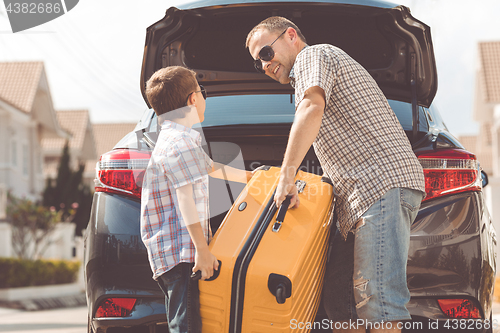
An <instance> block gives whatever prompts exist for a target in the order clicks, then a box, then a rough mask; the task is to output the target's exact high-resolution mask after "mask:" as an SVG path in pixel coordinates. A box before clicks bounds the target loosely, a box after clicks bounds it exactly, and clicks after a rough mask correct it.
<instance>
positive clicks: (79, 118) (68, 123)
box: [42, 110, 90, 152]
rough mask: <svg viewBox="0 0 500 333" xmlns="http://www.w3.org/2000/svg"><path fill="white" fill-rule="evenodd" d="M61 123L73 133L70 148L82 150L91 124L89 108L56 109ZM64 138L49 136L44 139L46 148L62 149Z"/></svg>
mask: <svg viewBox="0 0 500 333" xmlns="http://www.w3.org/2000/svg"><path fill="white" fill-rule="evenodd" d="M56 115H57V120H58V121H59V125H60V126H61V127H62V128H63V129H65V130H66V131H67V132H69V133H70V134H71V140H70V141H69V148H70V149H76V150H82V149H83V144H84V142H85V134H86V131H87V127H88V126H89V122H90V117H89V111H88V110H66V111H56ZM65 141H66V140H65V139H63V138H50V139H49V138H47V139H43V140H42V147H43V149H44V150H46V151H48V150H50V151H53V150H56V151H58V152H60V151H62V149H63V147H64V143H65Z"/></svg>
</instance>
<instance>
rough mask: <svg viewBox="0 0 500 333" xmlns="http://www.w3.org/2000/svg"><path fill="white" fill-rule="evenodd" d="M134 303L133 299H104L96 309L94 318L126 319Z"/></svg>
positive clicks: (135, 300)
mask: <svg viewBox="0 0 500 333" xmlns="http://www.w3.org/2000/svg"><path fill="white" fill-rule="evenodd" d="M136 302H137V299H135V298H106V299H105V300H104V301H103V302H102V303H101V305H100V306H99V307H98V308H97V311H96V313H95V317H96V318H106V317H128V316H129V315H130V313H131V312H132V309H133V308H134V305H135V303H136Z"/></svg>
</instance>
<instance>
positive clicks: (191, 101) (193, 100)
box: [188, 93, 196, 105]
mask: <svg viewBox="0 0 500 333" xmlns="http://www.w3.org/2000/svg"><path fill="white" fill-rule="evenodd" d="M195 103H196V94H195V93H193V94H191V95H189V98H188V105H194V104H195Z"/></svg>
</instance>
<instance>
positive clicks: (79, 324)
mask: <svg viewBox="0 0 500 333" xmlns="http://www.w3.org/2000/svg"><path fill="white" fill-rule="evenodd" d="M0 332H6V333H14V332H15V333H34V332H36V333H63V332H64V333H86V332H87V308H86V307H84V306H82V307H77V308H64V309H55V310H46V311H21V310H13V309H5V308H0Z"/></svg>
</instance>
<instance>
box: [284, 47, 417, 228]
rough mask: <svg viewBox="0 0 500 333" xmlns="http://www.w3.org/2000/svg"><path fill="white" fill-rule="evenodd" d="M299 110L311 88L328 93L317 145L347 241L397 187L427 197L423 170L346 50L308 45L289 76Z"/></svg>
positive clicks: (385, 104)
mask: <svg viewBox="0 0 500 333" xmlns="http://www.w3.org/2000/svg"><path fill="white" fill-rule="evenodd" d="M290 77H291V78H292V81H291V84H292V86H293V87H294V88H295V107H296V108H297V106H298V105H299V103H300V102H301V101H302V99H303V98H304V93H305V92H306V91H307V89H309V88H311V87H314V86H318V87H320V88H322V89H323V90H324V92H325V101H326V105H325V113H324V115H323V120H322V123H321V127H320V130H319V133H318V136H317V137H316V139H315V141H314V143H313V146H314V151H315V152H316V155H317V156H318V159H319V161H320V163H321V167H322V168H323V171H324V172H325V174H326V175H327V176H328V177H329V178H330V179H331V180H332V181H333V184H334V186H335V192H336V196H337V203H336V206H335V209H336V211H337V216H338V226H339V229H340V232H341V233H342V235H343V236H344V237H345V238H346V237H347V234H348V232H349V231H350V230H351V229H352V228H353V226H354V225H355V223H356V222H357V221H358V220H359V219H360V218H361V216H362V215H363V214H364V213H365V212H366V211H367V210H368V208H369V207H370V206H371V205H373V204H374V203H375V201H377V200H378V199H380V197H381V196H382V195H383V194H384V193H385V192H387V191H388V190H390V189H391V188H395V187H406V188H411V189H415V190H419V191H422V192H424V193H425V181H424V174H423V169H422V166H421V165H420V163H419V161H418V160H417V158H416V156H415V154H414V153H413V150H412V148H411V145H410V142H409V141H408V138H407V137H406V134H405V132H404V130H403V128H402V127H401V124H400V123H399V121H398V118H397V117H396V115H395V114H394V111H392V109H391V107H390V106H389V103H388V102H387V99H386V98H385V96H384V94H383V93H382V91H381V90H380V88H379V87H378V85H377V83H376V82H375V80H374V79H373V78H372V77H371V75H370V74H369V73H368V72H367V71H366V70H365V69H364V68H363V67H362V66H361V65H360V64H358V63H357V62H356V61H355V60H354V59H352V58H351V57H350V56H349V55H347V53H345V52H344V51H342V50H341V49H339V48H337V47H335V46H332V45H328V44H321V45H314V46H308V47H305V48H304V49H303V50H302V51H301V52H300V53H299V54H298V56H297V58H296V59H295V64H294V66H293V68H292V70H291V72H290Z"/></svg>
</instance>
